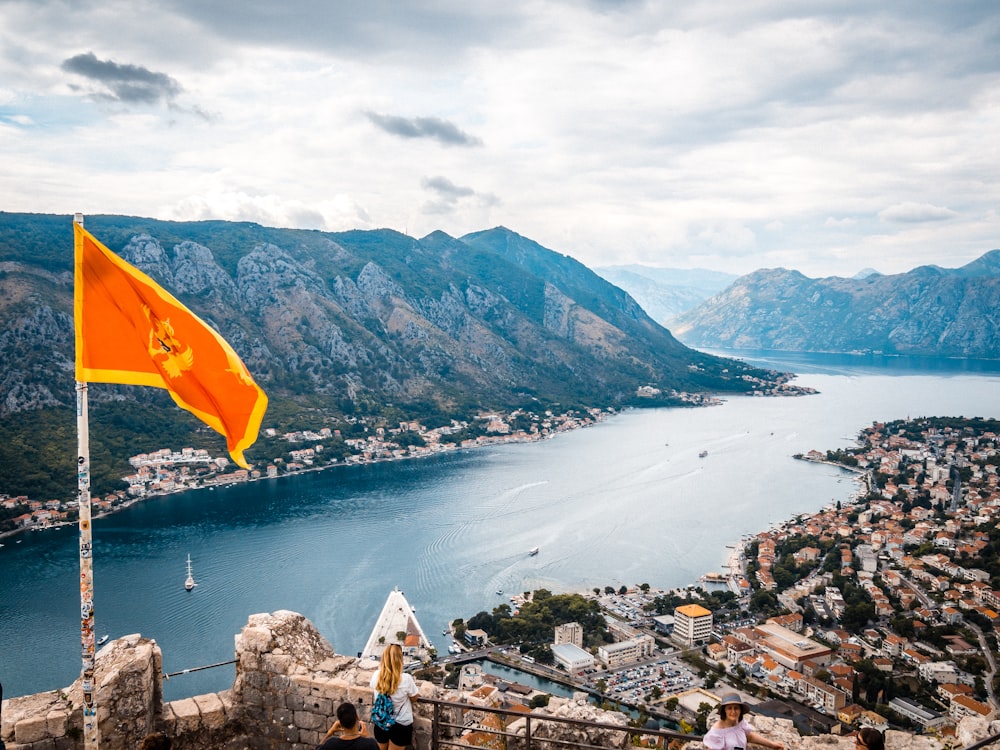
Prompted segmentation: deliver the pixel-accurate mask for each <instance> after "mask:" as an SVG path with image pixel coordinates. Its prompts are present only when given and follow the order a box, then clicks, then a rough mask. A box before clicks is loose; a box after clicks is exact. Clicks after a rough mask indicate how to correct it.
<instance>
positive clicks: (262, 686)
mask: <svg viewBox="0 0 1000 750" xmlns="http://www.w3.org/2000/svg"><path fill="white" fill-rule="evenodd" d="M270 684H271V677H270V675H268V674H266V673H265V672H247V673H246V674H245V675H243V685H244V689H246V688H248V687H249V688H254V689H255V690H267V688H268V686H269V685H270Z"/></svg>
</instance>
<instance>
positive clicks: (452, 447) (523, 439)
mask: <svg viewBox="0 0 1000 750" xmlns="http://www.w3.org/2000/svg"><path fill="white" fill-rule="evenodd" d="M630 408H633V407H627V408H623V409H618V410H615V411H610V412H605V411H595V412H594V413H591V414H590V417H591V420H590V421H578V422H574V423H572V424H570V425H564V426H561V427H560V429H558V430H553V431H550V432H544V433H537V434H529V433H520V434H517V435H511V436H507V437H504V438H487V439H479V440H477V441H476V442H475V444H472V445H457V444H453V443H449V444H448V446H449V447H440V448H439V449H437V450H432V451H426V452H411V453H407V454H405V455H387V456H373V457H365V458H362V460H355V461H342V462H337V463H327V464H323V465H321V466H304V467H302V468H300V469H297V470H295V471H294V472H285V473H283V474H275V475H269V474H262V473H260V472H257V476H253V475H252V474H244V475H242V476H241V477H240V478H238V479H237V478H234V479H233V480H231V481H219V482H212V483H210V484H200V485H196V486H190V485H185V486H182V487H176V488H173V489H169V490H155V491H151V492H147V493H145V494H143V495H141V496H139V497H132V498H129V499H128V500H125V501H123V502H121V503H119V504H117V505H115V506H113V507H112V508H111V509H109V510H105V511H101V512H99V513H93V514H92V515H91V519H92V520H97V519H100V518H105V517H107V516H111V515H114V514H115V513H118V512H120V511H123V510H126V509H127V508H131V507H132V506H134V505H137V504H139V503H142V502H144V501H146V500H151V499H154V498H159V497H169V496H170V495H179V494H182V493H184V492H200V491H204V490H214V489H215V488H216V487H228V486H231V485H234V484H248V483H251V482H260V481H264V480H272V479H274V480H279V479H285V478H288V477H294V476H301V475H302V474H310V473H314V472H322V471H326V470H328V469H336V468H345V467H354V466H368V465H371V464H379V463H390V462H396V461H408V460H415V459H421V458H429V457H431V456H436V455H439V454H441V453H455V452H462V451H467V450H476V449H477V448H486V447H495V446H498V445H506V444H510V443H537V442H541V441H543V440H550V439H552V438H554V437H556V436H557V435H559V434H561V433H565V432H570V431H573V430H578V429H584V428H586V427H592V426H593V425H595V424H598V423H600V422H603V421H604V420H605V419H606V418H607V417H609V416H616V415H618V414H622V413H624V412H625V411H627V410H628V409H630ZM561 416H563V417H566V416H567V415H561ZM223 476H226V475H223ZM234 476H235V475H234ZM66 526H78V521H59V522H56V523H49V524H44V525H33V526H27V527H22V528H17V529H11V530H9V531H0V539H6V538H13V537H17V536H19V535H21V534H24V533H27V532H29V531H49V530H51V529H57V528H63V527H66ZM0 546H2V545H0Z"/></svg>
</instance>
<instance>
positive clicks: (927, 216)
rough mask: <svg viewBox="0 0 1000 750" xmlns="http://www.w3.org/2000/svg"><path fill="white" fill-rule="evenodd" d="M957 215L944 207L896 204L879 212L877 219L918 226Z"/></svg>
mask: <svg viewBox="0 0 1000 750" xmlns="http://www.w3.org/2000/svg"><path fill="white" fill-rule="evenodd" d="M956 216H958V214H957V213H956V212H955V211H952V210H951V209H950V208H945V207H944V206H933V205H931V204H929V203H912V202H905V203H897V204H896V205H895V206H889V207H888V208H885V209H883V210H881V211H879V214H878V217H879V218H880V219H881V220H882V221H885V222H889V223H893V224H920V223H923V222H927V221H948V220H949V219H954V218H955V217H956Z"/></svg>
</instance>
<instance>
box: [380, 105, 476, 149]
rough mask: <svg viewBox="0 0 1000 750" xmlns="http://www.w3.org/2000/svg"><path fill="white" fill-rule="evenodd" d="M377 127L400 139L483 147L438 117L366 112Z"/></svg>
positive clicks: (473, 138)
mask: <svg viewBox="0 0 1000 750" xmlns="http://www.w3.org/2000/svg"><path fill="white" fill-rule="evenodd" d="M365 115H366V116H367V117H368V119H369V120H371V121H372V123H374V124H375V125H376V126H377V127H379V128H381V129H382V130H384V131H385V132H386V133H390V134H391V135H398V136H399V137H400V138H430V139H432V140H435V141H438V142H439V143H443V144H444V145H446V146H481V145H483V142H482V140H481V139H479V138H476V137H475V136H473V135H469V134H468V133H465V132H463V131H462V130H460V129H459V128H458V127H457V126H456V125H454V124H453V123H450V122H448V121H447V120H442V119H440V118H437V117H397V116H395V115H380V114H378V113H377V112H366V113H365Z"/></svg>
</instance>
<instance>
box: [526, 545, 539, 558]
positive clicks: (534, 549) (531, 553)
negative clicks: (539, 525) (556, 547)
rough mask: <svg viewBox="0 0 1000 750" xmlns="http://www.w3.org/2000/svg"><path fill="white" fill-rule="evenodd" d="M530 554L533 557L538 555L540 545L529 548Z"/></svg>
mask: <svg viewBox="0 0 1000 750" xmlns="http://www.w3.org/2000/svg"><path fill="white" fill-rule="evenodd" d="M528 554H529V555H530V556H531V557H534V556H535V555H537V554H538V547H532V548H531V549H529V550H528Z"/></svg>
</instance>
